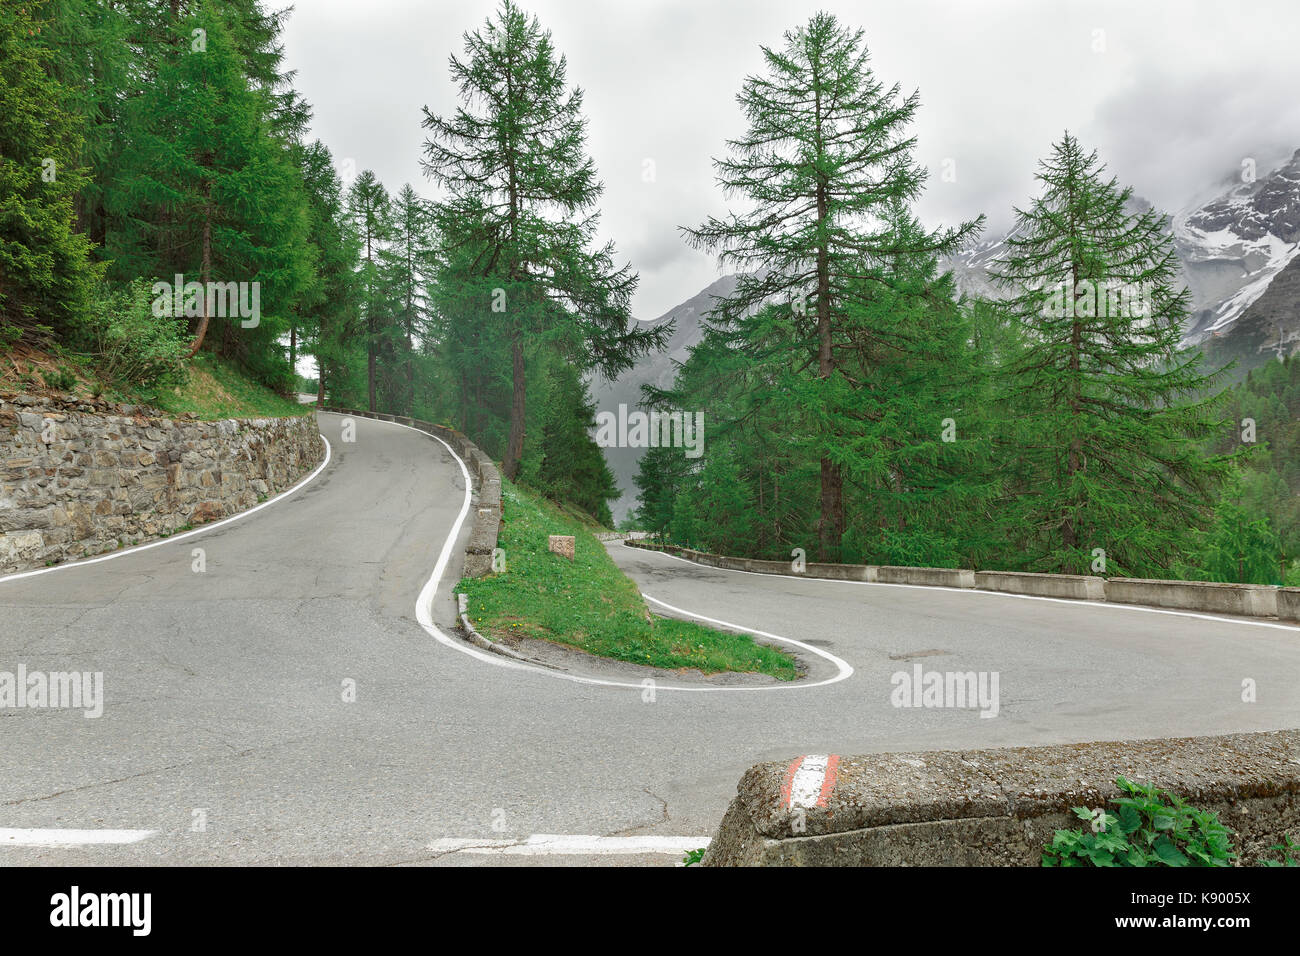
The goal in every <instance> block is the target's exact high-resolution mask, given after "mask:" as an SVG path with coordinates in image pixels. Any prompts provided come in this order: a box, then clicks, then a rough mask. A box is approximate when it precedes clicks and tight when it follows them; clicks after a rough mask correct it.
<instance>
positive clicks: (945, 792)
mask: <svg viewBox="0 0 1300 956" xmlns="http://www.w3.org/2000/svg"><path fill="white" fill-rule="evenodd" d="M804 760H805V758H796V760H794V761H791V762H785V761H782V762H776V763H764V764H758V765H757V766H754V767H751V768H750V769H749V770H748V771H747V772H746V773H745V775H744V776H743V777H742V778H741V780H740V783H739V785H738V787H737V793H736V798H735V799H734V800H733V801H732V803H731V806H730V807H729V808H728V810H727V812H726V815H725V816H724V817H723V820H722V823H721V825H720V826H719V828H718V831H717V834H716V836H715V837H714V839H713V841H712V842H711V843H710V845H709V849H708V852H707V853H706V854H705V857H704V860H703V863H704V865H705V866H788V865H803V866H1038V865H1039V864H1040V862H1041V854H1042V847H1043V845H1044V844H1045V843H1047V842H1049V841H1050V840H1051V838H1052V834H1053V832H1054V831H1055V830H1057V829H1066V828H1076V827H1078V826H1080V825H1081V823H1080V821H1079V819H1078V818H1076V817H1075V816H1074V814H1073V813H1072V812H1071V810H1072V808H1073V807H1078V806H1085V807H1099V806H1103V805H1105V804H1107V803H1109V801H1111V800H1113V799H1115V798H1116V797H1119V796H1121V793H1120V791H1119V789H1118V788H1117V787H1116V786H1115V782H1114V781H1115V778H1116V777H1118V776H1123V777H1126V778H1128V779H1130V780H1136V781H1141V782H1143V783H1153V784H1155V785H1156V786H1158V787H1160V788H1162V789H1164V790H1167V791H1169V792H1171V793H1174V794H1176V795H1178V796H1180V797H1183V798H1185V799H1187V800H1188V802H1189V803H1191V804H1192V805H1193V806H1195V807H1197V808H1198V809H1203V810H1209V811H1212V812H1215V813H1217V814H1218V815H1219V818H1220V819H1221V820H1222V821H1223V822H1224V823H1225V824H1226V825H1227V826H1229V827H1231V828H1232V829H1233V830H1234V831H1235V832H1236V837H1235V841H1234V842H1235V845H1236V851H1237V852H1238V853H1239V854H1240V857H1241V862H1242V863H1245V864H1252V863H1255V862H1257V861H1258V860H1259V859H1260V858H1261V857H1262V856H1264V855H1266V854H1269V852H1270V850H1269V848H1270V847H1271V846H1272V845H1273V844H1275V843H1279V842H1281V838H1282V835H1283V834H1285V833H1295V831H1296V829H1297V828H1300V731H1296V730H1284V731H1275V732H1271V733H1259V734H1228V735H1225V736H1220V737H1184V738H1166V739H1156V740H1140V741H1118V742H1099V743H1082V744H1064V745H1056V746H1050V747H1015V748H997V749H989V750H968V751H934V752H921V753H892V754H868V755H864V756H849V757H834V756H831V757H829V758H827V757H822V758H820V760H819V762H817V763H816V764H814V765H815V766H819V767H820V768H822V769H823V771H824V774H825V776H824V780H823V781H822V782H821V786H820V787H819V788H813V789H812V790H809V789H808V788H807V787H804V788H803V790H802V791H799V792H809V793H814V794H817V796H816V799H815V800H814V799H811V798H804V799H802V800H799V798H798V797H797V796H796V792H797V791H796V788H793V787H792V784H791V781H792V780H793V779H794V776H795V773H796V771H798V770H800V769H801V768H802V767H803V761H804ZM796 800H799V805H797V806H796V805H795V804H796Z"/></svg>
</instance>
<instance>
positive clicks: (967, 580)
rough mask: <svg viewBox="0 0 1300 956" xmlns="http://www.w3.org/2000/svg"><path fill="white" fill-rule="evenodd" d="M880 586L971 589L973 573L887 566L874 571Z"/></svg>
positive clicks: (956, 569) (973, 584)
mask: <svg viewBox="0 0 1300 956" xmlns="http://www.w3.org/2000/svg"><path fill="white" fill-rule="evenodd" d="M876 580H877V581H879V582H880V583H881V584H921V585H926V586H928V587H946V588H973V587H974V586H975V572H974V571H967V570H965V569H961V568H903V567H891V566H888V565H885V566H881V567H879V568H877V569H876Z"/></svg>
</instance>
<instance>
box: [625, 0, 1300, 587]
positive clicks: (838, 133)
mask: <svg viewBox="0 0 1300 956" xmlns="http://www.w3.org/2000/svg"><path fill="white" fill-rule="evenodd" d="M763 53H764V57H765V69H764V71H763V72H761V73H760V74H758V75H755V76H751V77H749V78H747V79H746V80H745V82H744V84H743V86H742V88H741V92H740V94H739V96H738V102H739V105H740V108H741V110H742V112H743V114H744V116H745V117H746V120H747V122H748V130H747V132H746V134H745V135H744V136H743V137H742V138H740V139H738V140H735V141H731V142H728V143H727V144H726V145H727V152H726V154H725V155H724V156H722V157H721V158H719V159H717V160H715V166H716V168H717V170H718V179H719V183H720V185H722V186H723V187H724V188H725V189H726V190H727V192H728V194H729V195H733V196H737V197H739V198H742V199H743V200H745V206H744V207H743V208H744V209H746V210H747V211H746V212H743V213H741V212H737V213H732V214H731V215H730V216H729V217H727V218H725V219H722V218H715V219H710V220H709V221H707V222H706V223H705V224H704V225H702V226H701V227H699V228H694V229H688V230H687V235H688V237H689V238H690V239H692V240H693V241H695V242H696V243H698V244H699V245H701V246H702V247H704V248H707V249H709V250H712V251H716V252H717V253H718V255H719V261H720V263H721V265H722V266H723V267H734V268H737V269H740V270H743V272H744V274H743V275H742V276H741V277H740V281H739V283H738V285H737V288H736V291H735V292H733V293H732V294H730V295H728V296H726V297H725V298H723V299H722V300H720V302H719V304H718V305H717V306H716V307H715V308H714V310H713V312H712V313H711V315H710V316H709V319H710V321H709V324H708V326H707V328H706V331H705V334H704V337H703V340H702V341H701V342H700V344H699V345H697V346H695V347H694V348H693V349H692V350H691V352H690V356H689V358H688V359H687V360H686V361H685V362H684V364H683V365H682V367H681V369H680V371H679V374H678V376H677V380H676V383H675V385H674V386H673V387H672V388H671V389H667V390H662V389H647V393H648V394H647V396H646V398H647V401H648V402H649V403H650V404H652V405H656V406H657V407H659V408H662V409H664V410H667V409H669V408H685V409H702V410H703V411H704V418H705V422H706V426H705V428H706V439H707V440H706V441H705V451H704V454H703V456H702V457H700V458H699V459H697V460H689V459H686V458H684V457H683V456H682V454H681V453H680V450H679V449H674V448H663V447H661V448H650V449H649V450H648V451H647V452H646V454H645V456H644V457H643V458H642V460H641V469H640V473H639V475H638V477H637V486H638V489H639V491H640V509H639V513H638V523H639V524H641V525H643V526H644V527H646V528H647V529H649V530H651V531H653V532H656V533H657V534H659V535H662V536H664V537H665V538H667V539H670V540H673V541H675V542H676V543H679V544H683V545H688V546H691V547H696V548H701V549H706V550H710V551H715V552H722V553H727V554H741V555H747V556H754V557H762V558H776V559H789V558H790V557H791V556H792V554H795V553H797V552H796V549H802V551H803V552H804V553H806V554H807V555H808V556H809V557H810V558H811V557H812V556H813V555H816V556H817V557H818V558H820V559H821V560H831V561H837V560H842V561H851V562H867V563H880V564H893V565H922V566H938V567H973V568H981V569H1004V570H1027V571H1045V572H1058V573H1102V574H1108V575H1129V576H1137V577H1156V578H1167V577H1174V576H1181V577H1189V578H1207V579H1214V580H1222V581H1252V582H1258V583H1282V582H1283V581H1287V582H1289V583H1297V582H1300V561H1297V558H1298V557H1300V540H1297V537H1296V501H1297V499H1296V497H1295V496H1296V493H1297V491H1300V481H1298V480H1297V478H1298V476H1297V475H1296V474H1295V470H1296V467H1297V465H1296V461H1297V452H1298V451H1300V449H1298V448H1297V446H1296V443H1295V440H1296V436H1295V428H1294V426H1295V416H1296V412H1297V406H1296V395H1295V382H1296V380H1297V378H1296V375H1297V368H1298V367H1300V363H1296V362H1294V361H1289V362H1287V363H1274V364H1272V365H1270V366H1268V367H1267V368H1265V369H1262V370H1257V371H1256V372H1255V373H1253V374H1252V375H1251V377H1250V378H1249V379H1248V380H1247V383H1246V384H1245V386H1243V387H1242V388H1241V389H1239V390H1236V391H1229V390H1228V384H1227V383H1228V381H1229V378H1228V374H1225V373H1222V372H1221V371H1220V370H1218V369H1216V368H1215V367H1213V366H1211V365H1210V364H1208V363H1207V362H1206V361H1205V359H1204V357H1203V356H1202V355H1201V353H1200V351H1199V350H1198V349H1195V348H1185V347H1183V346H1182V345H1181V341H1182V339H1183V336H1184V330H1185V328H1186V326H1187V321H1188V312H1189V301H1190V299H1189V295H1188V293H1187V291H1186V290H1185V289H1184V288H1183V286H1182V283H1181V281H1180V279H1179V268H1178V260H1177V258H1176V256H1175V250H1174V247H1173V243H1172V239H1171V237H1170V233H1169V230H1168V220H1167V217H1165V216H1163V215H1161V214H1160V213H1158V212H1157V211H1155V210H1153V209H1151V208H1150V207H1149V204H1144V203H1139V202H1135V201H1134V198H1133V194H1132V190H1131V189H1130V188H1128V187H1125V186H1123V185H1121V184H1120V183H1118V182H1117V181H1116V180H1115V179H1114V178H1113V177H1112V176H1110V175H1109V174H1108V173H1107V172H1106V169H1105V164H1104V163H1103V162H1102V160H1101V159H1100V157H1099V156H1098V155H1097V154H1096V153H1095V152H1093V151H1090V150H1088V149H1087V148H1085V147H1084V146H1083V145H1082V144H1081V143H1080V142H1079V141H1078V139H1077V138H1075V137H1074V136H1072V135H1070V134H1069V133H1068V132H1067V133H1065V134H1064V135H1063V136H1062V137H1061V138H1060V139H1059V140H1058V141H1057V142H1056V143H1055V144H1054V145H1053V146H1052V147H1051V149H1050V152H1048V153H1047V155H1046V156H1045V158H1044V159H1043V160H1042V161H1041V163H1040V165H1039V169H1038V173H1037V180H1038V192H1037V195H1036V196H1034V197H1033V198H1032V200H1031V201H1030V202H1029V203H1028V204H1026V205H1025V206H1024V207H1023V208H1020V209H1017V211H1016V224H1015V227H1014V228H1013V230H1012V231H1011V234H1010V236H1009V237H1008V238H1007V239H1006V241H1005V242H1004V244H1003V247H1002V250H1001V253H1000V255H999V256H998V257H997V258H996V259H995V260H993V261H992V262H990V263H989V268H990V273H991V276H992V279H993V281H994V282H995V283H996V284H997V287H998V292H999V293H1000V294H999V295H998V296H997V297H996V298H988V299H981V298H978V297H969V296H961V295H959V294H958V293H957V291H956V290H955V288H954V284H953V281H952V276H951V274H950V273H947V272H941V271H940V269H939V268H938V262H939V261H940V260H941V258H942V257H944V256H948V255H950V254H951V252H952V250H953V248H954V247H957V246H959V245H961V244H963V243H969V242H970V240H971V237H972V236H974V235H975V234H976V232H977V229H978V226H979V224H978V223H968V224H965V225H961V226H958V227H956V228H954V229H951V230H949V231H947V232H930V231H927V230H926V229H925V228H924V227H922V226H921V225H920V224H919V223H918V222H917V220H916V218H915V217H914V215H913V214H912V212H911V208H912V206H913V205H914V203H915V201H916V200H917V198H918V197H919V196H920V194H921V191H922V190H923V188H924V182H925V175H924V170H922V169H921V168H920V167H919V165H918V164H917V163H916V161H915V160H914V158H913V153H914V148H915V139H914V137H913V133H912V131H911V126H912V123H913V120H914V117H915V113H916V111H917V109H918V108H919V100H918V98H917V96H916V94H913V95H912V96H910V97H909V96H904V95H902V94H901V92H900V91H899V89H898V87H897V86H890V85H888V82H887V81H885V80H881V79H879V78H877V77H876V76H875V74H874V72H873V71H872V70H871V68H870V66H869V63H868V57H867V50H866V46H865V40H864V37H863V34H862V33H861V32H860V31H856V30H853V29H851V28H848V27H845V26H842V25H841V24H840V23H838V22H837V21H836V20H835V18H833V17H829V16H824V15H818V16H817V17H814V18H813V19H812V20H811V21H809V22H808V23H807V24H806V25H805V26H803V27H800V28H798V29H796V30H793V31H790V32H789V33H787V34H786V37H785V44H784V45H783V46H781V47H776V48H770V49H769V48H764V50H763Z"/></svg>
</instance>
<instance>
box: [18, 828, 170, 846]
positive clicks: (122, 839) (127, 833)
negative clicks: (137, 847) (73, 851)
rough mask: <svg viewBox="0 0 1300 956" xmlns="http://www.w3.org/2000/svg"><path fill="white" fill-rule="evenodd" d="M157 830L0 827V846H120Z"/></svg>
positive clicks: (143, 838) (141, 838)
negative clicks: (23, 828)
mask: <svg viewBox="0 0 1300 956" xmlns="http://www.w3.org/2000/svg"><path fill="white" fill-rule="evenodd" d="M157 832H158V831H157V830H57V829H30V830H21V829H15V828H12V827H0V847H4V846H39V847H65V846H120V845H123V844H127V843H139V842H140V841H141V840H145V839H148V838H149V837H151V836H153V835H154V834H155V833H157Z"/></svg>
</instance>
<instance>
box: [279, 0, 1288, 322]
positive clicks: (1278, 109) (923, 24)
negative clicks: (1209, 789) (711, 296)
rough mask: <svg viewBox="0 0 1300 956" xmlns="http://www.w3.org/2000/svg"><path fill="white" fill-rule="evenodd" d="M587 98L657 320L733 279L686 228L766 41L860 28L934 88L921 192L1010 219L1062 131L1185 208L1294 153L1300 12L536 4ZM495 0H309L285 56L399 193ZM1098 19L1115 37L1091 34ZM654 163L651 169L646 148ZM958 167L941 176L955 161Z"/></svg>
mask: <svg viewBox="0 0 1300 956" xmlns="http://www.w3.org/2000/svg"><path fill="white" fill-rule="evenodd" d="M523 5H524V6H525V7H526V8H527V9H529V10H531V11H533V12H535V13H537V15H538V16H539V17H540V18H541V20H542V23H543V25H545V26H546V27H548V28H549V29H551V30H552V31H553V33H554V36H555V41H556V43H557V45H558V46H559V48H560V49H561V50H562V51H563V52H564V53H565V54H566V55H567V57H568V60H569V71H570V80H571V81H572V82H574V83H577V84H578V85H580V86H582V87H583V89H584V90H585V91H586V96H587V100H586V111H587V114H588V116H589V117H590V149H591V152H592V154H593V156H594V157H595V159H596V162H597V165H598V166H599V168H600V172H601V175H602V177H603V179H604V181H605V183H606V192H605V197H604V201H603V203H602V207H603V209H604V220H603V230H604V232H605V234H606V235H607V236H608V237H609V238H612V239H613V240H614V241H615V242H616V244H617V245H618V248H619V253H620V255H621V256H622V257H623V258H625V259H629V260H630V261H631V262H632V265H633V267H634V268H636V269H638V270H639V271H640V272H641V286H640V290H639V291H638V294H637V299H636V303H635V306H636V314H637V315H638V316H639V317H642V318H652V317H655V316H658V315H660V314H662V313H663V312H665V311H667V310H668V309H669V308H671V307H672V306H674V305H676V304H677V303H678V302H681V301H682V300H684V299H686V298H689V297H690V296H692V295H694V294H695V293H696V292H698V291H699V290H700V289H701V288H702V287H703V286H705V285H707V284H708V283H709V282H711V281H712V280H713V279H714V278H715V277H716V276H717V274H718V270H717V268H716V266H715V264H714V263H713V262H712V260H711V259H710V258H709V257H708V256H705V255H704V254H702V253H698V252H695V251H692V250H690V249H688V248H686V246H685V245H684V244H683V243H682V241H681V239H680V237H679V235H678V232H677V228H676V227H677V226H679V225H683V224H696V223H698V222H699V221H700V220H702V219H703V218H704V217H705V216H707V215H710V214H715V213H720V212H722V211H724V210H725V209H726V202H725V199H724V197H723V196H722V195H721V194H720V192H719V190H718V189H717V188H716V187H715V185H714V181H713V173H712V168H711V165H710V159H711V157H712V156H714V155H717V154H719V153H721V152H722V150H723V142H724V140H725V139H726V138H727V137H728V136H734V135H736V134H738V133H739V132H740V131H741V129H742V118H741V116H740V114H739V111H738V109H737V107H736V104H735V94H736V92H737V90H738V89H739V88H740V84H741V81H742V79H743V77H744V76H745V75H746V74H747V73H751V72H754V71H756V70H758V69H760V67H761V58H760V54H759V44H760V43H764V44H768V45H779V44H780V42H781V34H782V32H783V31H784V30H786V29H789V28H791V27H793V26H796V25H797V24H799V23H801V22H803V21H805V20H806V19H807V18H808V17H809V16H810V15H811V14H812V13H813V12H814V11H815V10H817V9H822V8H824V9H828V10H830V11H832V12H834V13H836V14H837V15H839V16H840V17H841V19H843V20H845V21H846V22H849V23H853V24H855V25H858V26H861V27H863V28H864V29H865V30H866V31H867V34H866V35H867V42H868V44H869V47H870V49H871V51H872V56H873V66H874V68H875V70H876V71H877V73H878V74H879V75H880V76H881V77H882V78H883V79H884V80H886V81H888V82H889V83H893V82H897V83H899V84H900V85H901V87H902V88H903V90H904V92H910V91H911V90H912V89H919V90H920V93H921V99H922V108H921V112H920V114H919V117H918V121H917V124H916V128H915V132H916V135H917V137H918V149H917V158H918V159H919V160H920V161H921V162H922V163H923V164H924V165H926V166H927V167H928V168H930V169H931V170H932V171H933V174H932V177H931V181H930V185H929V188H928V190H927V192H926V195H925V197H924V198H923V200H922V201H921V203H920V207H919V209H920V212H921V214H922V216H923V217H924V218H925V219H926V220H927V221H929V222H931V223H933V224H938V223H940V222H947V223H954V222H957V221H959V220H961V219H966V218H972V217H974V216H975V215H978V214H979V213H981V212H983V213H987V214H988V216H989V220H990V226H991V227H994V228H996V227H1000V226H1003V225H1005V224H1006V223H1007V222H1008V221H1009V219H1010V214H1011V206H1012V204H1013V203H1014V204H1021V205H1023V204H1024V203H1025V202H1027V200H1028V199H1029V197H1030V196H1031V195H1032V193H1033V188H1034V184H1033V173H1034V169H1035V165H1036V163H1037V161H1038V159H1039V158H1041V157H1042V156H1043V155H1044V154H1045V153H1046V151H1047V150H1048V148H1049V147H1050V145H1051V143H1052V142H1053V141H1054V140H1055V139H1057V138H1059V136H1060V135H1061V132H1062V130H1064V129H1066V128H1067V127H1068V128H1069V129H1070V130H1071V131H1073V132H1076V133H1078V134H1079V135H1080V136H1081V137H1082V138H1083V139H1084V141H1085V142H1087V143H1089V144H1091V145H1094V146H1096V147H1097V148H1098V149H1099V150H1100V151H1101V153H1102V157H1103V159H1105V160H1106V161H1107V162H1108V164H1109V166H1110V168H1111V170H1112V171H1113V172H1114V173H1115V174H1116V175H1117V176H1119V177H1120V178H1121V180H1123V181H1125V182H1129V183H1132V184H1133V185H1134V187H1135V188H1136V190H1137V191H1138V192H1139V193H1141V194H1142V195H1144V196H1146V197H1147V198H1149V199H1151V200H1152V201H1154V202H1156V203H1157V204H1159V205H1161V206H1163V207H1165V208H1168V209H1171V210H1172V209H1175V208H1177V207H1179V206H1181V205H1183V204H1184V203H1185V202H1186V201H1187V200H1189V199H1191V198H1193V197H1194V196H1195V194H1197V193H1198V192H1201V191H1203V190H1204V189H1206V187H1208V186H1209V185H1211V184H1213V183H1215V182H1217V181H1219V180H1221V179H1222V178H1223V177H1224V176H1225V175H1228V174H1230V173H1232V172H1233V171H1234V170H1235V169H1238V168H1239V164H1240V161H1241V159H1242V158H1243V157H1245V156H1253V157H1255V158H1256V159H1257V161H1258V162H1259V165H1260V168H1261V170H1263V169H1266V168H1267V167H1268V165H1269V164H1270V163H1271V162H1272V161H1273V159H1271V158H1270V157H1274V158H1275V156H1274V154H1276V155H1277V156H1280V155H1281V154H1282V153H1283V152H1284V151H1285V153H1289V152H1290V151H1291V150H1292V149H1294V148H1295V147H1296V146H1300V106H1298V105H1297V98H1296V97H1295V93H1294V91H1295V88H1296V72H1297V71H1296V66H1295V63H1296V60H1295V54H1294V38H1295V37H1296V36H1297V35H1300V6H1297V5H1294V4H1288V3H1285V2H1276V3H1267V2H1265V3H1253V4H1251V5H1249V7H1246V6H1242V5H1240V4H1237V3H1234V2H1229V0H1224V2H1219V3H1215V2H1209V0H1201V2H1187V0H1152V2H1148V3H1143V4H1132V3H1131V2H1127V0H1114V2H1111V0H1096V2H1088V3H1074V4H1069V5H1060V4H1045V3H1041V2H1031V0H1007V2H981V3H972V2H958V0H947V2H936V0H920V2H909V3H906V4H899V3H893V2H890V3H886V2H883V0H870V2H863V0H822V2H804V0H793V2H792V0H782V2H776V0H715V2H705V0H622V2H619V3H608V4H601V5H596V4H593V3H591V2H590V0H531V2H528V0H525V2H524V4H523ZM495 6H496V3H495V0H463V2H459V3H455V4H451V3H420V2H417V0H368V2H367V3H364V4H359V3H356V2H355V0H300V2H299V3H298V5H297V9H296V10H295V12H294V14H293V15H292V17H291V19H290V21H289V26H288V31H287V36H286V44H287V54H288V60H289V65H290V67H292V68H296V69H297V70H298V71H299V72H298V84H299V88H300V89H301V90H302V91H303V93H304V95H306V97H307V98H308V99H309V100H310V101H311V102H312V104H313V106H314V107H315V109H316V118H315V122H314V125H313V132H314V133H315V135H317V136H319V137H320V138H321V139H323V140H324V141H325V142H326V143H327V144H328V145H329V146H330V148H331V149H332V150H333V151H334V153H335V155H336V157H339V158H340V159H343V158H350V159H352V160H353V161H354V162H355V163H356V165H357V168H358V169H361V168H366V167H369V168H373V169H374V170H375V171H376V173H377V174H378V175H379V176H380V177H381V178H382V179H383V180H384V182H385V183H386V184H387V185H388V186H389V187H390V188H393V189H396V188H398V187H400V186H401V184H402V183H403V182H407V181H409V182H411V183H412V184H413V185H415V186H416V188H417V189H419V190H420V191H422V192H425V193H426V194H427V193H429V192H430V187H429V185H428V184H427V182H425V180H424V179H423V177H422V176H421V173H420V170H419V165H418V160H419V155H420V144H421V143H422V142H423V138H424V137H423V131H422V130H421V129H420V127H419V121H420V107H421V106H423V105H425V104H427V105H428V106H429V107H430V108H431V109H433V110H435V111H445V110H447V109H449V108H450V107H451V106H452V105H453V104H454V90H453V89H452V88H451V86H450V83H449V82H448V79H447V57H448V54H449V53H451V52H452V51H453V50H457V51H459V49H460V46H461V34H462V33H463V32H464V31H465V30H467V29H472V28H475V27H477V26H478V25H479V24H481V23H482V21H483V19H484V18H485V17H486V16H488V15H489V14H491V13H492V11H493V10H494V9H495ZM1098 31H1100V32H1098ZM646 160H653V162H654V173H655V175H654V177H653V179H652V180H651V181H647V178H646V176H645V175H644V172H645V169H646V167H645V161H646ZM945 160H951V161H952V163H951V165H950V166H949V167H947V168H949V169H952V170H955V178H953V179H952V181H944V179H943V178H942V177H941V173H942V171H943V169H944V168H945V167H944V161H945Z"/></svg>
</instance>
